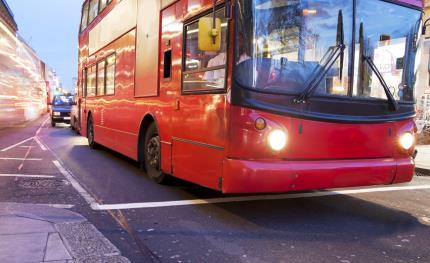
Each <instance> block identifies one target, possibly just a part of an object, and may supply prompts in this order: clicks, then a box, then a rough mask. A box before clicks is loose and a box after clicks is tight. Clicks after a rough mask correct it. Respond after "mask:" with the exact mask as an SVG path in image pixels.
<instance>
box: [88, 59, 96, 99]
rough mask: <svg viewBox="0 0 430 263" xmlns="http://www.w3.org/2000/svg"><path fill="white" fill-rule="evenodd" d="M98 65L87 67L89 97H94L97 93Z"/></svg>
mask: <svg viewBox="0 0 430 263" xmlns="http://www.w3.org/2000/svg"><path fill="white" fill-rule="evenodd" d="M96 68H97V66H96V65H94V66H92V67H89V68H88V69H87V97H94V96H95V95H96V75H97V71H96V70H97V69H96Z"/></svg>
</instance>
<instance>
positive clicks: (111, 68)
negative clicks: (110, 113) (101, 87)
mask: <svg viewBox="0 0 430 263" xmlns="http://www.w3.org/2000/svg"><path fill="white" fill-rule="evenodd" d="M115 63H116V56H115V54H113V55H111V56H109V57H108V58H107V59H106V95H113V94H115Z"/></svg>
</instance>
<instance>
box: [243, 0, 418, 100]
mask: <svg viewBox="0 0 430 263" xmlns="http://www.w3.org/2000/svg"><path fill="white" fill-rule="evenodd" d="M354 8H356V10H355V14H356V16H355V17H356V20H355V21H353V17H354V16H353V13H354ZM237 11H238V12H237V16H238V17H237V18H238V23H237V34H236V43H237V44H236V63H235V65H236V70H235V79H236V82H237V83H238V84H239V85H240V86H242V87H245V88H249V89H253V90H255V91H260V92H270V93H287V94H301V93H302V94H303V92H308V91H309V92H308V94H307V95H309V93H310V92H312V94H313V95H315V96H317V95H319V96H333V95H334V96H345V97H346V96H348V97H351V96H353V97H362V98H373V99H383V100H387V87H388V88H389V90H390V92H391V93H392V95H393V96H392V97H394V99H395V100H397V101H413V100H414V88H413V86H414V74H415V72H414V71H415V69H414V68H415V53H416V42H417V35H418V29H419V26H420V19H421V12H420V11H419V10H415V9H412V8H409V7H406V6H401V5H398V4H394V3H389V2H385V1H375V0H357V1H356V6H355V7H354V4H353V1H352V0H253V1H248V0H240V1H239V2H238V10H237ZM354 25H355V32H354V31H353V28H354ZM340 38H341V39H342V46H344V48H343V50H342V52H341V54H339V55H337V56H331V55H330V54H332V53H333V51H334V50H335V49H336V48H337V47H339V43H340V42H339V39H340ZM328 59H333V61H331V62H330V63H327V60H328ZM369 60H370V61H369ZM367 62H372V63H367ZM369 64H374V65H375V67H376V69H377V70H375V68H373V69H372V67H370V66H369ZM378 75H379V76H378ZM381 76H382V78H381ZM311 85H314V86H315V87H313V88H312V87H311V89H309V87H310V86H311Z"/></svg>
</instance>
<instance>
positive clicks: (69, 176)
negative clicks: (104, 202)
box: [52, 160, 98, 210]
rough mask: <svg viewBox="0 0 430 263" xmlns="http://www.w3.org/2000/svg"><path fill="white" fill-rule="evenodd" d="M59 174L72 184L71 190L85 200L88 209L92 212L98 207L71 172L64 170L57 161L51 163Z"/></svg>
mask: <svg viewBox="0 0 430 263" xmlns="http://www.w3.org/2000/svg"><path fill="white" fill-rule="evenodd" d="M52 162H53V163H54V165H55V166H56V167H57V169H58V170H59V171H60V173H61V174H62V175H63V176H64V177H66V179H67V180H68V181H69V182H70V183H71V184H72V186H73V188H75V190H76V191H77V192H78V193H79V194H80V195H81V196H82V198H84V199H85V201H86V202H87V203H88V204H89V205H90V207H91V208H92V209H94V210H98V209H96V208H97V207H98V204H97V202H96V200H95V199H94V198H93V197H92V196H91V195H90V194H89V193H88V192H87V190H85V188H83V187H82V185H81V184H80V183H79V182H78V181H77V180H76V179H75V177H74V175H73V174H72V172H70V171H68V170H66V169H65V168H64V167H63V165H61V163H60V162H59V161H58V160H55V161H52Z"/></svg>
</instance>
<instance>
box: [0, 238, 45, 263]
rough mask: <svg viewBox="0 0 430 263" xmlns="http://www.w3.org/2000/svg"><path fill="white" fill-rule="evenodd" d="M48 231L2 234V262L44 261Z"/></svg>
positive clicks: (0, 247)
mask: <svg viewBox="0 0 430 263" xmlns="http://www.w3.org/2000/svg"><path fill="white" fill-rule="evenodd" d="M47 238H48V233H33V234H17V235H1V236H0V262H5V263H6V262H7V263H33V262H41V261H43V256H44V254H45V247H46V240H47Z"/></svg>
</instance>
